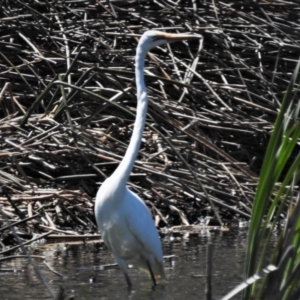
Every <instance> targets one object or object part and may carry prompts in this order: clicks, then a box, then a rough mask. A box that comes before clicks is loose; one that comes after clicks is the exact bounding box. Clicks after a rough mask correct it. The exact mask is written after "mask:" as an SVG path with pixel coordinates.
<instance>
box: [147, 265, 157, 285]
mask: <svg viewBox="0 0 300 300" xmlns="http://www.w3.org/2000/svg"><path fill="white" fill-rule="evenodd" d="M146 264H147V267H148V270H149V272H150V275H151V278H152V281H153V284H154V285H156V280H155V276H154V274H153V271H152V269H151V266H150V264H149V261H148V260H147V261H146Z"/></svg>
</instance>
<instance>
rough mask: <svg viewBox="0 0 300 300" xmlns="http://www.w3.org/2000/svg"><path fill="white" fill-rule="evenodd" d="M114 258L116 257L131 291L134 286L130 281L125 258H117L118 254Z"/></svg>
mask: <svg viewBox="0 0 300 300" xmlns="http://www.w3.org/2000/svg"><path fill="white" fill-rule="evenodd" d="M114 257H115V259H116V261H117V263H118V265H119V267H120V269H121V270H122V272H123V274H124V277H125V279H126V282H127V285H128V288H129V289H130V288H131V287H132V284H131V280H130V277H129V275H128V272H127V269H128V268H127V263H126V261H125V260H124V259H123V258H121V257H119V256H117V255H116V254H114Z"/></svg>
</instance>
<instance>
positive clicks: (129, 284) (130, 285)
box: [123, 272, 132, 289]
mask: <svg viewBox="0 0 300 300" xmlns="http://www.w3.org/2000/svg"><path fill="white" fill-rule="evenodd" d="M123 274H124V276H125V279H126V282H127V285H128V288H129V289H131V287H132V283H131V280H130V277H129V275H128V273H125V272H123Z"/></svg>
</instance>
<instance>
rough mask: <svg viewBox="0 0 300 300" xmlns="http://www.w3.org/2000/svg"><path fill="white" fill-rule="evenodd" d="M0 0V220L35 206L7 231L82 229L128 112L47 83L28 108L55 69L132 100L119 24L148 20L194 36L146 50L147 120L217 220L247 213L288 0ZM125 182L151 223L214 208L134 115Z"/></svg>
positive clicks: (141, 26) (128, 54) (124, 138)
mask: <svg viewBox="0 0 300 300" xmlns="http://www.w3.org/2000/svg"><path fill="white" fill-rule="evenodd" d="M0 3H1V10H0V33H1V34H0V49H1V55H0V87H1V99H0V106H1V108H0V118H1V121H0V132H1V135H0V157H1V160H0V184H1V186H2V187H4V189H3V190H2V192H3V193H2V194H1V195H0V205H2V209H3V212H4V213H5V215H6V217H4V216H3V217H0V219H1V223H0V227H2V226H4V225H5V224H6V221H5V218H8V219H10V220H11V221H18V220H20V219H24V218H28V217H31V216H35V217H34V218H33V219H31V220H30V221H28V222H27V223H26V224H27V225H26V226H24V224H23V227H20V231H22V232H27V233H33V232H43V231H46V232H47V231H49V228H56V229H59V230H62V232H66V231H67V230H72V232H77V233H94V232H96V227H95V224H94V216H93V201H94V197H95V195H96V192H97V189H98V187H99V186H100V184H101V182H103V181H104V180H105V178H106V176H109V175H110V174H111V173H112V172H113V171H114V169H115V168H116V166H117V165H118V163H119V162H120V160H121V159H122V157H123V155H124V153H125V151H126V148H127V145H128V143H129V141H130V137H131V133H132V129H133V124H134V116H132V115H130V114H128V113H126V112H124V111H122V110H121V109H118V108H116V107H115V106H113V105H107V104H106V103H105V102H104V101H101V100H100V99H98V98H96V97H93V96H90V95H87V94H85V93H82V92H78V91H76V90H75V89H72V88H68V87H65V88H64V93H62V90H61V89H57V88H58V87H59V86H58V85H57V84H53V86H52V87H51V88H50V90H49V93H47V94H45V95H44V96H43V97H42V98H41V101H39V102H38V103H36V105H35V107H34V110H33V111H30V110H29V108H30V107H31V106H32V105H33V103H34V101H35V100H36V99H37V97H38V95H40V94H41V93H42V92H43V90H44V89H45V88H46V87H47V86H48V85H49V84H50V82H51V81H52V80H58V78H57V77H56V76H57V75H61V76H62V77H61V79H62V80H63V81H64V82H67V83H70V84H73V85H77V86H82V87H83V88H85V89H87V90H89V91H93V92H94V93H96V94H98V95H101V96H102V97H105V98H107V99H111V101H113V102H116V103H118V104H119V105H121V106H123V107H125V108H127V109H128V110H129V111H131V112H133V113H134V112H135V107H136V95H135V94H136V89H135V82H134V56H135V48H136V45H137V40H136V37H134V36H133V34H139V35H140V34H142V33H143V32H144V31H145V30H148V29H153V28H155V29H159V30H164V31H168V32H191V33H194V34H202V35H203V37H204V43H203V49H202V50H201V51H199V48H200V45H199V41H190V42H184V43H175V44H171V45H170V46H169V47H168V46H163V47H160V48H156V49H154V50H153V51H151V53H152V54H153V55H152V56H148V57H147V63H146V71H147V73H146V74H148V75H149V76H148V77H147V78H146V80H147V87H148V94H149V100H150V104H149V114H148V119H147V121H148V124H152V125H154V126H155V127H156V128H157V129H158V130H159V131H160V132H161V133H162V134H163V135H164V136H165V137H166V138H167V139H169V140H170V141H171V142H172V144H173V145H174V147H175V148H176V150H177V151H178V152H179V153H180V154H181V155H182V156H183V158H184V159H185V160H186V162H187V163H188V164H189V166H190V168H192V170H193V171H194V172H195V174H196V176H197V178H198V180H200V181H201V182H202V184H203V185H204V187H205V188H206V190H207V192H208V194H209V197H210V199H211V200H212V201H213V202H214V204H215V205H216V207H217V209H218V211H219V213H220V215H221V218H222V220H223V221H224V222H226V221H234V220H235V221H238V220H240V219H247V218H248V216H249V215H250V212H251V206H252V200H253V197H254V193H255V188H256V184H257V181H258V176H259V172H260V167H261V164H262V160H263V158H264V153H265V149H266V146H267V143H268V139H269V137H270V133H271V131H272V126H273V123H274V120H275V118H276V115H277V112H278V109H279V107H280V104H281V99H282V97H283V94H284V92H285V90H286V87H287V85H288V82H289V80H290V76H291V74H292V72H293V70H294V68H295V65H296V62H297V60H298V58H299V46H300V45H299V43H300V27H299V24H300V4H299V2H298V1H289V2H286V1H223V2H222V1H177V2H176V3H175V2H172V1H163V0H161V1H26V0H25V1H19V0H15V1H8V0H7V1H0ZM81 50H82V51H81ZM77 55H78V59H77V60H76V61H75V63H74V64H73V66H72V69H71V71H70V74H69V76H67V77H64V75H65V74H66V72H67V71H68V70H69V69H70V66H71V65H72V62H73V61H74V59H75V57H76V56H77ZM181 62H183V63H184V64H185V65H188V66H189V67H190V68H192V69H193V70H194V72H192V71H190V69H188V68H186V67H185V66H184V65H183V64H182V63H181ZM150 75H151V76H150ZM82 76H83V77H82ZM64 94H65V95H66V101H67V106H62V105H63V103H64V101H65V100H64ZM29 112H30V114H29V115H28V117H29V118H28V120H27V122H23V123H22V120H24V115H25V114H26V113H27V114H28V113H29ZM21 125H22V126H21ZM129 186H130V187H131V189H133V190H134V191H135V192H136V193H138V194H139V195H140V196H141V198H142V199H144V200H145V201H146V203H147V205H148V206H149V208H150V209H151V212H152V213H153V216H155V221H156V223H157V225H158V226H160V227H165V226H174V225H183V224H184V225H187V224H196V223H198V222H199V220H200V219H201V218H202V217H205V216H207V215H208V216H211V215H214V212H213V209H212V207H211V205H210V202H209V201H208V200H207V198H206V196H205V195H204V193H203V190H202V188H201V187H200V186H199V184H198V182H197V180H196V179H195V176H193V175H192V174H191V173H190V171H189V170H188V168H187V166H186V165H185V163H184V162H183V161H182V160H181V159H180V158H179V157H178V156H177V155H176V153H175V152H174V151H173V150H172V149H171V148H170V147H169V146H168V144H167V143H166V142H165V141H164V140H163V139H162V138H161V136H160V135H158V134H157V133H155V132H154V131H153V130H152V129H151V128H150V127H148V126H146V129H145V133H144V138H143V142H142V146H141V150H140V154H139V157H138V160H137V162H136V165H135V168H134V170H133V172H132V176H131V178H130V182H129ZM2 240H3V241H4V243H6V241H7V243H8V241H9V243H10V242H11V240H10V239H9V237H8V236H6V235H5V236H4V237H3V239H2Z"/></svg>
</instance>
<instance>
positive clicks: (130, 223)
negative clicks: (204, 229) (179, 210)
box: [95, 30, 197, 286]
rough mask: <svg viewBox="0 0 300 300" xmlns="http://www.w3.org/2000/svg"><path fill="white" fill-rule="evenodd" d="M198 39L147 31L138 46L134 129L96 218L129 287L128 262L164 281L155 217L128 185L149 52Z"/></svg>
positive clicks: (139, 136) (99, 201)
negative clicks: (172, 43)
mask: <svg viewBox="0 0 300 300" xmlns="http://www.w3.org/2000/svg"><path fill="white" fill-rule="evenodd" d="M195 37H197V36H194V35H187V34H167V33H164V32H160V31H152V30H151V31H146V32H145V33H144V34H143V35H142V37H141V39H140V41H139V43H138V46H137V49H136V58H135V63H136V65H135V75H136V86H137V100H138V103H137V110H136V119H135V123H134V129H133V133H132V137H131V141H130V143H129V146H128V149H127V151H126V154H125V156H124V158H123V159H122V161H121V163H120V165H119V166H118V167H117V169H116V170H115V172H114V173H113V174H112V175H111V176H110V177H109V178H108V179H106V180H105V182H104V183H103V184H102V185H101V187H100V189H99V190H98V193H97V197H96V203H95V215H96V221H97V225H98V228H99V231H100V233H101V235H102V238H103V240H104V243H105V244H106V246H107V247H108V249H109V250H110V251H112V253H113V255H114V257H115V259H116V261H117V263H118V265H119V267H120V269H121V270H122V272H123V274H124V276H125V279H126V281H127V284H128V286H131V280H130V278H129V275H128V263H130V264H132V265H134V266H135V267H138V268H141V269H145V270H147V271H149V273H150V275H151V278H152V281H153V283H154V285H155V284H156V280H157V279H161V278H164V266H163V252H162V247H161V242H160V239H159V236H158V233H157V229H156V227H155V225H154V222H153V219H152V217H151V214H150V212H149V210H148V208H147V206H146V205H145V203H144V202H143V201H142V200H141V199H140V198H139V197H138V196H137V195H136V194H134V193H133V192H132V191H130V190H129V189H128V188H127V186H126V183H127V181H128V178H129V175H130V172H131V171H132V168H133V165H134V162H135V159H136V157H137V154H138V151H139V148H140V144H141V139H142V135H143V131H144V126H145V120H146V114H147V107H148V97H147V90H146V86H145V82H144V61H145V57H146V54H147V52H148V51H149V50H150V49H151V48H153V47H155V46H158V45H162V44H165V43H170V42H174V41H180V40H186V39H191V38H195Z"/></svg>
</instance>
